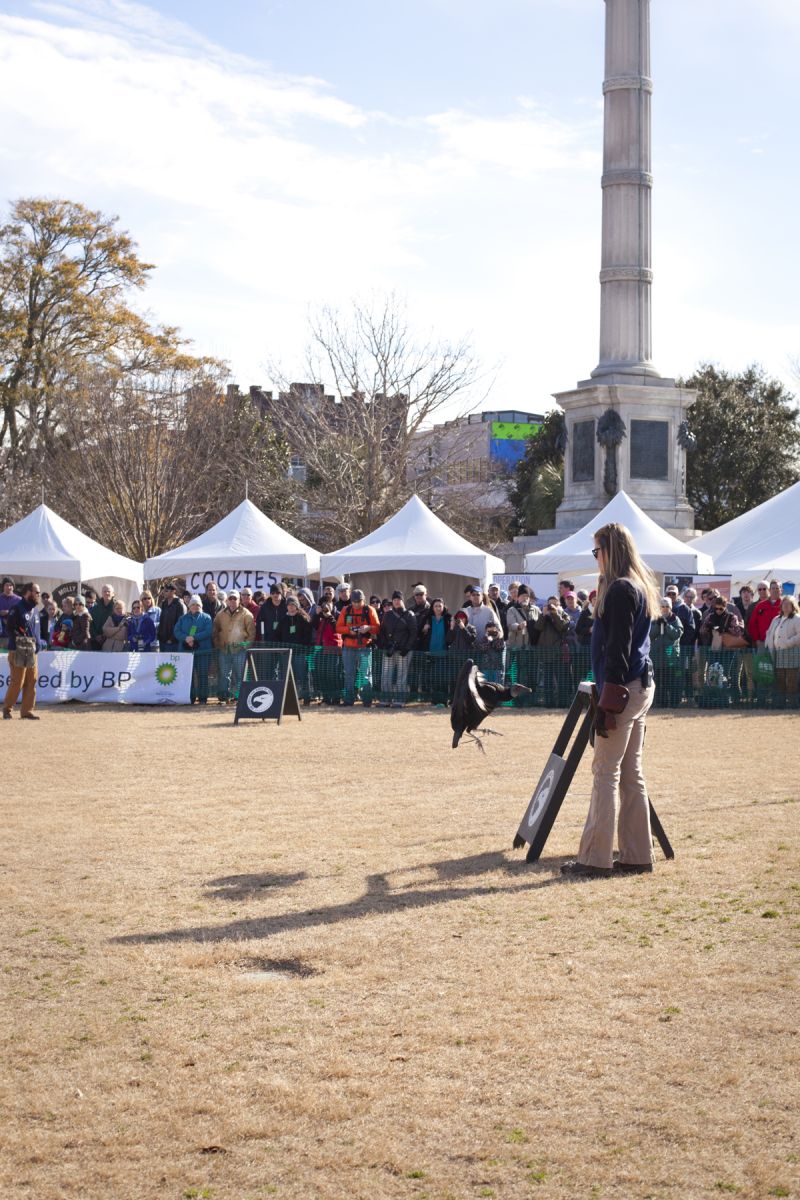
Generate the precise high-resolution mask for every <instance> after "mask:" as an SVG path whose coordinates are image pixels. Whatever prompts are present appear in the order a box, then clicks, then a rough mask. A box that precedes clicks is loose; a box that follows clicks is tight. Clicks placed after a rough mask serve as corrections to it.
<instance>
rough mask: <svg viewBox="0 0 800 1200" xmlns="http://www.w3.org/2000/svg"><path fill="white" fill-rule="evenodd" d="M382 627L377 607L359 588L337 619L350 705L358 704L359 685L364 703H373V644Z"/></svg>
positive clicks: (345, 683)
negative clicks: (366, 600)
mask: <svg viewBox="0 0 800 1200" xmlns="http://www.w3.org/2000/svg"><path fill="white" fill-rule="evenodd" d="M380 627H381V626H380V621H379V620H378V614H377V613H376V612H375V609H374V608H371V607H370V606H369V604H365V603H364V593H363V592H362V591H361V589H360V588H355V589H354V590H353V593H352V599H351V601H350V603H349V604H345V605H344V607H343V608H342V610H341V612H340V613H339V617H338V620H337V622H336V632H337V633H339V634H341V638H342V667H343V669H344V703H345V704H346V705H353V704H355V699H356V688H357V687H360V696H361V701H362V703H363V704H364V706H365V707H366V708H368V707H369V706H370V704H372V644H373V642H374V641H375V639H376V638H377V636H378V633H379V631H380ZM357 677H358V678H357Z"/></svg>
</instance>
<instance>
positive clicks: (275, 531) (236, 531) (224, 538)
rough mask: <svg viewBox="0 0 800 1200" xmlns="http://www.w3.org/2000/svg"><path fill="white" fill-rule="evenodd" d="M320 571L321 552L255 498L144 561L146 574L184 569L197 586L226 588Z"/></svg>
mask: <svg viewBox="0 0 800 1200" xmlns="http://www.w3.org/2000/svg"><path fill="white" fill-rule="evenodd" d="M318 573H319V554H318V553H317V551H316V550H313V549H312V548H311V546H306V545H305V543H304V542H301V541H300V540H299V539H298V538H296V537H293V536H292V534H291V533H287V532H286V530H285V529H281V527H280V525H276V524H275V522H274V521H271V520H270V519H269V517H267V516H265V515H264V513H262V512H261V510H260V509H259V508H256V506H255V504H253V502H252V501H251V500H243V501H242V503H241V504H240V505H239V506H238V507H237V508H235V509H234V510H233V512H231V513H228V515H227V517H223V518H222V520H221V521H218V522H217V524H216V525H213V526H212V527H211V529H209V530H207V531H206V532H205V533H201V534H200V536H199V537H196V538H194V539H193V540H192V541H191V542H186V543H185V545H183V546H178V547H177V548H176V549H175V550H168V551H167V552H166V553H165V554H159V555H158V556H157V557H156V558H148V559H147V561H146V562H145V564H144V574H145V578H146V579H164V578H166V577H168V576H170V577H171V576H175V575H182V576H184V577H185V579H186V586H187V587H188V588H189V589H190V591H193V592H202V591H203V590H204V588H205V586H206V584H207V583H209V582H211V580H214V581H215V582H216V583H218V584H219V586H220V587H221V588H223V589H224V590H225V591H230V589H231V588H239V589H241V588H243V587H251V588H253V590H254V591H255V590H256V589H258V588H262V589H264V590H267V589H268V588H269V585H270V583H273V582H275V580H276V579H280V578H281V577H282V576H284V575H288V576H292V577H296V578H300V579H307V578H308V577H309V576H311V575H317V574H318Z"/></svg>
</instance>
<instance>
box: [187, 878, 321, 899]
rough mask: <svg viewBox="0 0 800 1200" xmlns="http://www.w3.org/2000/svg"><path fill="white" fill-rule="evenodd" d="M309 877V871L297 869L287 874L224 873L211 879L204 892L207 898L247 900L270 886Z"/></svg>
mask: <svg viewBox="0 0 800 1200" xmlns="http://www.w3.org/2000/svg"><path fill="white" fill-rule="evenodd" d="M307 878H308V872H307V871H295V872H293V873H292V874H287V875H277V874H272V873H270V872H266V873H265V874H263V875H224V876H222V877H220V878H219V879H209V881H208V884H207V887H208V889H209V890H208V891H207V892H203V898H204V899H205V900H246V899H247V898H248V897H250V896H257V895H258V894H259V893H260V892H263V891H265V890H266V889H268V888H287V887H292V886H293V885H294V884H295V883H302V881H303V880H304V879H307Z"/></svg>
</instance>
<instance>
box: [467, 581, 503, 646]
mask: <svg viewBox="0 0 800 1200" xmlns="http://www.w3.org/2000/svg"><path fill="white" fill-rule="evenodd" d="M469 605H470V606H469V609H468V610H467V615H468V616H469V623H470V625H472V626H473V628H474V630H475V634H476V636H477V639H478V641H480V640H481V639H482V638H483V637H484V636H485V635H486V626H487V625H488V624H489V623H490V622H492V621H494V622H495V623H497V624H499V620H498V616H497V613H496V612H495V611H494V609H493V608H492V607H491V606H490V605H489V604H484V602H483V588H482V587H481V585H480V584H479V583H473V584H472V585H471V587H470V589H469Z"/></svg>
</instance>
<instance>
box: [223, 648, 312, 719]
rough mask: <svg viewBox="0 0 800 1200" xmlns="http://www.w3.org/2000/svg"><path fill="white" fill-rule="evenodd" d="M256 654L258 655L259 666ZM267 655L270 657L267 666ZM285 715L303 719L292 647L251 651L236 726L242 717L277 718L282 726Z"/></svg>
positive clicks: (237, 704) (247, 661)
mask: <svg viewBox="0 0 800 1200" xmlns="http://www.w3.org/2000/svg"><path fill="white" fill-rule="evenodd" d="M256 655H258V657H259V663H258V665H257V664H256ZM266 655H268V656H269V658H268V660H267V662H266V667H265V662H264V656H266ZM259 668H260V675H261V678H259ZM284 716H289V717H297V719H298V721H301V720H302V719H303V718H302V717H301V715H300V701H299V699H298V696H297V684H296V683H295V679H294V672H293V671H292V652H291V650H285V649H281V650H264V651H259V650H255V651H254V650H248V652H247V658H246V659H245V666H244V675H243V678H242V683H241V686H240V688H239V699H238V700H237V702H236V715H235V716H234V718H233V723H234V725H238V724H239V722H240V721H243V720H251V721H276V722H277V723H278V725H280V723H281V717H284Z"/></svg>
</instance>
